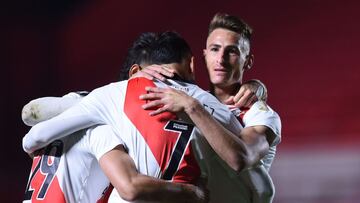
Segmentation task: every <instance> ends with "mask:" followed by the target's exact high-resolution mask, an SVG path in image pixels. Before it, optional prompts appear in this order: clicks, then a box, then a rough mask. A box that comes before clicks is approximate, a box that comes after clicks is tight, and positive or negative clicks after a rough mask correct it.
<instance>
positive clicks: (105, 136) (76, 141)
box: [23, 125, 122, 203]
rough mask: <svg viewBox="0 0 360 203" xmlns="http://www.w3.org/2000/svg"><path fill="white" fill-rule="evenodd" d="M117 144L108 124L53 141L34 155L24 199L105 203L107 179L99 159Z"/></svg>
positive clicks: (29, 200) (117, 139)
mask: <svg viewBox="0 0 360 203" xmlns="http://www.w3.org/2000/svg"><path fill="white" fill-rule="evenodd" d="M119 144H122V141H121V140H119V138H117V137H116V136H114V132H113V131H112V128H111V127H110V126H107V125H100V126H95V127H93V128H89V129H87V130H81V131H78V132H76V133H74V134H73V135H71V136H68V137H66V138H62V139H59V140H55V141H54V142H52V143H51V144H50V145H48V146H47V147H46V148H45V149H44V151H43V155H41V156H36V157H34V159H33V164H32V167H31V172H30V176H29V181H28V184H27V187H26V191H25V195H24V201H23V202H51V203H65V202H84V203H87V202H98V203H100V202H106V201H105V200H106V198H107V197H108V195H109V194H110V193H108V194H107V197H106V196H105V194H106V191H107V189H108V188H109V184H110V182H109V180H108V179H107V177H106V176H105V174H104V173H103V172H102V170H101V168H100V166H99V164H98V160H99V159H100V157H101V156H102V155H103V154H105V153H106V152H107V151H110V150H111V149H113V148H114V147H116V146H117V145H119Z"/></svg>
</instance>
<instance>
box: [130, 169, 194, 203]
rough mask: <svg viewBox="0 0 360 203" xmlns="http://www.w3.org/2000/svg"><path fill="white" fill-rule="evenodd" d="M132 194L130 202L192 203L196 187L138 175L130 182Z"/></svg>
mask: <svg viewBox="0 0 360 203" xmlns="http://www.w3.org/2000/svg"><path fill="white" fill-rule="evenodd" d="M131 182H132V184H131V185H132V186H131V187H132V188H133V190H136V191H134V192H133V193H134V194H136V195H134V196H133V198H132V201H134V200H143V201H156V202H169V203H170V202H171V203H177V202H179V203H183V202H193V201H194V200H195V199H196V194H195V193H196V192H198V191H197V189H196V186H193V185H189V184H181V183H172V182H166V181H162V180H159V179H155V178H151V177H148V176H144V175H141V174H138V175H137V176H135V177H134V178H132V180H131Z"/></svg>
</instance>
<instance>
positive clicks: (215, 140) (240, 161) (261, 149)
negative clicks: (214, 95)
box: [184, 99, 269, 171]
mask: <svg viewBox="0 0 360 203" xmlns="http://www.w3.org/2000/svg"><path fill="white" fill-rule="evenodd" d="M184 111H185V112H186V113H187V114H188V115H189V117H190V118H191V120H192V121H193V122H194V123H195V125H196V126H197V127H198V128H199V130H200V131H201V133H202V134H203V135H204V137H205V138H206V140H207V141H208V142H209V144H210V146H211V147H212V148H213V149H214V151H215V152H216V153H217V154H218V155H219V156H220V157H221V158H222V159H223V160H224V161H225V162H226V163H227V164H228V165H229V166H230V167H231V168H232V169H234V170H235V171H241V170H242V169H244V168H247V167H250V166H252V165H254V164H256V163H257V162H258V161H259V160H260V159H261V158H262V157H263V156H264V155H265V154H266V152H267V151H268V149H269V144H268V142H267V139H266V132H267V131H268V128H267V127H265V126H254V127H247V128H244V129H243V130H242V131H241V132H240V133H239V134H234V133H232V132H230V131H229V130H227V129H226V128H224V127H223V126H222V125H221V124H220V123H219V122H217V121H216V120H215V119H214V118H213V117H212V116H211V115H210V114H209V113H208V112H207V111H206V110H205V109H204V108H203V107H202V106H201V104H200V103H199V102H198V101H197V100H195V99H192V101H191V102H190V103H189V104H188V105H186V108H185V109H184Z"/></svg>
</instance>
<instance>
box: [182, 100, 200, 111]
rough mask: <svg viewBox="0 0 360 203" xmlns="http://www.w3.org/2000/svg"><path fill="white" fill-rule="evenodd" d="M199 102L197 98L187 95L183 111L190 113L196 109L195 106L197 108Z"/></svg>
mask: <svg viewBox="0 0 360 203" xmlns="http://www.w3.org/2000/svg"><path fill="white" fill-rule="evenodd" d="M199 106H201V105H200V103H199V101H198V100H196V99H194V98H192V97H189V98H188V99H187V104H186V105H185V106H184V111H185V113H186V114H188V115H189V114H192V113H193V112H195V111H196V109H197V108H199Z"/></svg>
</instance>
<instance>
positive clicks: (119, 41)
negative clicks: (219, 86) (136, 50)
mask: <svg viewBox="0 0 360 203" xmlns="http://www.w3.org/2000/svg"><path fill="white" fill-rule="evenodd" d="M359 8H360V3H359V1H355V0H353V1H346V0H345V1H335V0H329V1H320V0H304V1H286V0H278V1H259V0H255V1H243V0H233V1H231V0H223V1H190V0H183V1H174V2H172V1H162V0H160V1H128V2H126V3H125V2H124V1H118V0H108V1H95V0H88V1H84V0H62V1H46V0H32V1H25V0H14V1H7V2H2V6H1V7H0V11H1V12H0V16H1V18H0V30H1V31H0V44H1V46H0V47H1V60H0V65H1V85H0V88H1V89H0V91H1V94H2V96H1V107H2V110H1V113H2V114H1V115H2V116H1V133H2V141H1V144H2V147H1V148H0V150H1V155H2V157H3V158H2V160H3V161H2V164H1V169H0V172H1V178H0V179H1V180H2V181H1V184H0V202H20V201H21V199H22V195H23V192H24V190H25V185H26V182H27V176H28V174H29V169H30V164H31V161H30V159H29V158H28V157H27V155H26V154H25V153H24V152H23V151H22V149H21V138H22V136H23V135H24V134H25V133H26V132H27V130H28V127H26V126H25V125H24V124H22V122H21V120H20V112H21V107H22V106H23V105H24V104H26V102H28V101H30V100H31V99H34V98H37V97H41V96H47V95H52V96H59V95H63V94H65V93H67V92H69V91H73V90H91V89H93V88H95V87H98V86H101V85H104V84H107V83H109V82H111V81H115V80H116V79H117V77H118V73H119V67H120V65H121V63H122V61H123V58H124V55H125V53H126V50H127V48H128V47H129V45H130V44H131V42H132V41H133V40H134V39H135V38H136V37H137V36H138V35H139V34H140V33H141V32H145V31H155V32H158V31H165V30H175V31H178V32H179V33H181V34H182V36H183V37H184V38H185V39H186V40H187V41H188V42H189V44H190V45H191V47H192V49H193V52H194V54H195V57H196V78H197V81H198V83H199V85H200V86H201V87H203V88H206V87H207V84H208V80H207V73H206V70H205V67H204V63H203V59H202V49H203V48H204V46H205V39H206V34H207V25H208V23H209V20H210V19H211V17H212V16H213V15H214V14H215V13H216V12H217V11H224V12H228V13H231V14H235V15H238V16H241V17H242V18H244V20H246V21H247V22H248V23H249V24H250V25H251V26H252V27H253V28H254V31H255V32H254V36H253V43H252V50H253V53H254V54H255V65H254V67H253V69H252V70H250V71H248V72H247V73H245V79H250V78H259V79H261V80H262V81H264V82H265V83H266V85H267V87H268V90H269V92H270V94H269V104H270V105H271V106H272V107H273V108H274V109H275V110H277V111H278V113H279V114H280V116H281V118H282V124H283V131H282V135H283V139H282V143H281V144H280V146H279V147H278V155H277V159H276V160H275V162H274V164H273V167H272V170H271V174H272V176H273V179H274V182H275V185H276V198H275V202H278V203H285V202H286V203H287V202H299V203H300V202H301V203H303V202H304V203H323V202H326V203H355V202H358V201H359V199H360V193H359V188H360V156H359V154H360V153H359V152H360V149H359V147H358V145H359V144H360V114H359V113H360V108H359V106H358V105H357V104H358V103H357V101H358V100H359V99H360V91H359V85H358V82H359V81H360V70H359V67H360V62H359V57H360V55H359V46H360V40H359V36H360V26H359V24H358V23H359V20H360V13H359Z"/></svg>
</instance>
